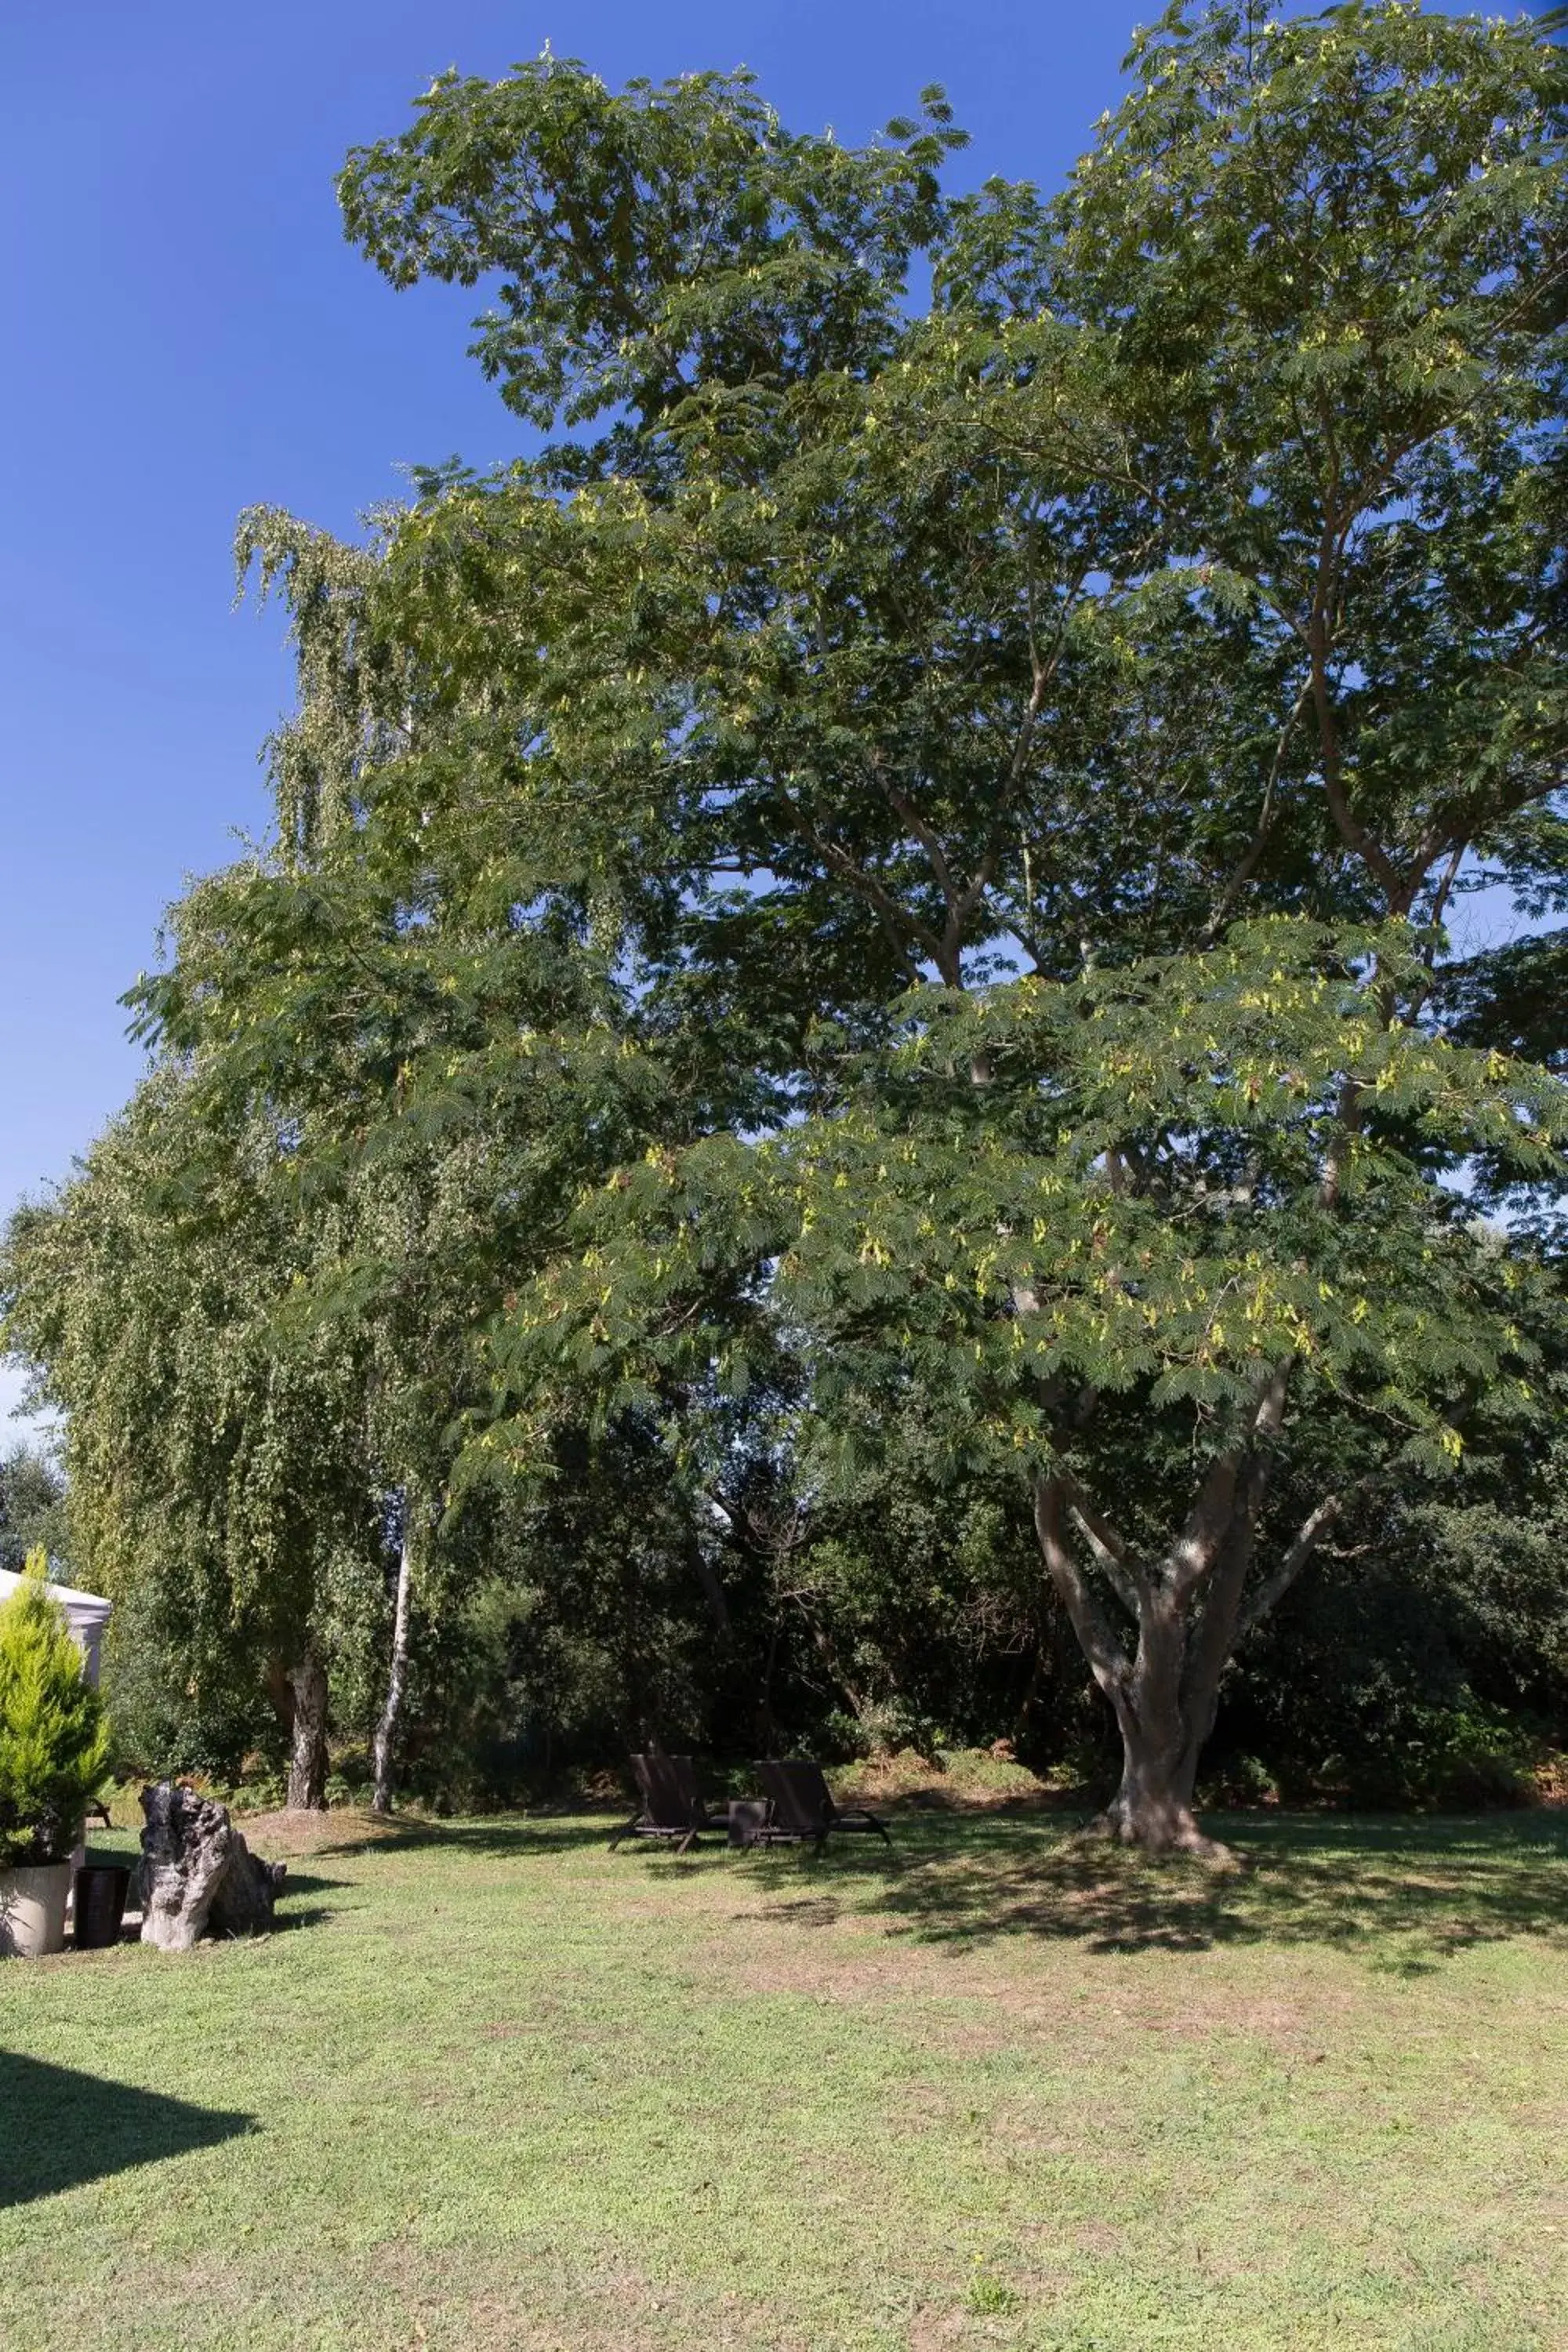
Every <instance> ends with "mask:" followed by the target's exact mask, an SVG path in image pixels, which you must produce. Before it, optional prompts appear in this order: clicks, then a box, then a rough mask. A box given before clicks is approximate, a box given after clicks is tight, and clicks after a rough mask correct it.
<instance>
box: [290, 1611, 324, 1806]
mask: <svg viewBox="0 0 1568 2352" xmlns="http://www.w3.org/2000/svg"><path fill="white" fill-rule="evenodd" d="M288 1684H289V1697H290V1699H291V1701H292V1713H291V1716H290V1720H289V1811H290V1812H310V1813H319V1812H322V1811H325V1809H326V1802H327V1669H326V1667H325V1665H324V1664H323V1663H322V1660H321V1652H320V1650H319V1649H318V1648H317V1646H316V1637H315V1635H314V1634H313V1633H310V1634H307V1636H306V1640H305V1654H304V1656H303V1657H302V1658H301V1659H300V1663H299V1664H298V1665H295V1666H290V1667H289V1674H288Z"/></svg>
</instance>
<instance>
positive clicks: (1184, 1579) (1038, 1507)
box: [1035, 1370, 1339, 1860]
mask: <svg viewBox="0 0 1568 2352" xmlns="http://www.w3.org/2000/svg"><path fill="white" fill-rule="evenodd" d="M1287 1377H1288V1375H1287V1373H1286V1371H1285V1370H1278V1371H1276V1372H1275V1373H1274V1374H1273V1375H1272V1376H1271V1377H1270V1378H1269V1379H1268V1381H1267V1382H1266V1383H1265V1385H1264V1386H1263V1387H1262V1388H1261V1389H1260V1391H1259V1392H1258V1400H1257V1406H1256V1410H1255V1412H1254V1414H1253V1416H1252V1421H1251V1426H1250V1428H1249V1429H1248V1430H1247V1433H1246V1435H1245V1437H1244V1438H1243V1439H1242V1440H1241V1442H1239V1443H1238V1444H1236V1445H1235V1446H1233V1447H1232V1448H1231V1449H1230V1450H1229V1451H1228V1452H1226V1453H1224V1454H1219V1455H1217V1456H1216V1457H1215V1459H1214V1460H1213V1461H1211V1462H1210V1464H1209V1465H1208V1468H1207V1469H1206V1471H1205V1475H1204V1479H1203V1483H1202V1485H1201V1486H1200V1487H1199V1489H1198V1492H1197V1494H1196V1496H1194V1501H1193V1505H1192V1508H1191V1510H1190V1511H1189V1512H1188V1515H1187V1519H1186V1523H1185V1525H1184V1528H1183V1529H1182V1531H1181V1534H1180V1535H1179V1536H1178V1537H1177V1538H1176V1539H1175V1541H1174V1542H1173V1544H1172V1545H1171V1546H1170V1548H1169V1549H1168V1550H1167V1551H1166V1553H1165V1554H1164V1556H1163V1559H1159V1560H1146V1559H1139V1558H1138V1557H1136V1556H1135V1555H1134V1553H1133V1552H1132V1551H1131V1548H1130V1547H1129V1546H1128V1545H1127V1544H1126V1543H1124V1542H1123V1541H1122V1539H1121V1538H1120V1537H1119V1536H1118V1534H1117V1533H1116V1530H1115V1528H1112V1527H1111V1526H1110V1522H1109V1521H1108V1520H1107V1519H1106V1518H1105V1517H1103V1516H1102V1514H1101V1513H1100V1512H1099V1511H1098V1510H1097V1509H1096V1507H1095V1506H1094V1504H1093V1502H1092V1501H1091V1500H1090V1498H1089V1496H1087V1495H1086V1494H1085V1493H1084V1491H1083V1489H1082V1487H1081V1486H1079V1484H1078V1482H1077V1481H1076V1479H1074V1478H1073V1476H1072V1475H1071V1474H1070V1473H1069V1472H1068V1471H1067V1470H1065V1469H1063V1470H1059V1471H1057V1472H1055V1473H1052V1474H1049V1475H1046V1476H1044V1477H1042V1478H1040V1479H1039V1480H1038V1481H1037V1485H1036V1488H1035V1527H1036V1530H1037V1534H1038V1537H1039V1542H1040V1550H1041V1553H1042V1556H1043V1557H1044V1559H1045V1563H1046V1566H1047V1570H1049V1572H1050V1577H1051V1581H1052V1583H1053V1584H1054V1585H1055V1587H1056V1590H1057V1591H1058V1595H1059V1596H1060V1598H1061V1601H1062V1602H1063V1604H1064V1606H1065V1607H1066V1609H1067V1612H1068V1617H1069V1619H1070V1620H1071V1622H1072V1628H1073V1632H1074V1633H1076V1634H1077V1636H1078V1640H1079V1647H1080V1648H1081V1649H1082V1651H1083V1654H1084V1655H1085V1657H1086V1658H1087V1659H1088V1661H1089V1670H1090V1672H1091V1673H1092V1674H1093V1675H1094V1678H1095V1681H1096V1682H1097V1683H1098V1684H1099V1685H1100V1689H1101V1690H1102V1691H1103V1692H1104V1693H1105V1696H1106V1697H1107V1699H1108V1700H1109V1701H1110V1706H1111V1710H1112V1712H1113V1714H1114V1715H1115V1717H1116V1722H1117V1727H1118V1729H1119V1730H1120V1731H1121V1754H1122V1766H1121V1787H1120V1788H1119V1789H1118V1790H1117V1792H1116V1795H1115V1796H1114V1797H1113V1798H1112V1800H1111V1801H1110V1804H1109V1805H1108V1806H1107V1807H1106V1809H1105V1811H1104V1812H1103V1813H1101V1814H1100V1817H1099V1819H1098V1821H1097V1822H1095V1823H1094V1824H1093V1825H1092V1826H1093V1827H1094V1828H1096V1829H1098V1830H1100V1831H1101V1832H1104V1833H1105V1834H1107V1835H1109V1836H1111V1837H1115V1838H1118V1839H1120V1840H1121V1843H1123V1844H1126V1845H1136V1846H1141V1847H1142V1848H1144V1849H1145V1850H1146V1851H1147V1852H1149V1853H1194V1854H1200V1855H1203V1856H1205V1857H1206V1858H1208V1859H1211V1860H1218V1859H1223V1858H1225V1856H1226V1848H1225V1847H1224V1846H1222V1845H1218V1844H1216V1843H1215V1841H1214V1840H1213V1839H1211V1838H1207V1837H1205V1835H1204V1832H1203V1830H1202V1829H1201V1827H1200V1826H1199V1823H1198V1821H1197V1818H1196V1816H1195V1814H1194V1811H1193V1791H1194V1787H1195V1785H1196V1781H1197V1772H1198V1760H1199V1758H1200V1757H1201V1756H1202V1753H1203V1749H1204V1744H1205V1741H1206V1740H1207V1738H1208V1736H1209V1734H1210V1732H1211V1731H1212V1730H1213V1728H1214V1720H1215V1710H1216V1707H1217V1706H1218V1701H1219V1685H1220V1677H1221V1675H1223V1674H1224V1672H1225V1669H1226V1663H1227V1662H1228V1660H1229V1658H1230V1657H1231V1654H1232V1653H1233V1652H1234V1651H1235V1649H1236V1647H1237V1643H1238V1642H1239V1641H1240V1640H1241V1639H1242V1638H1243V1637H1244V1635H1245V1634H1246V1633H1248V1632H1250V1631H1251V1629H1252V1627H1253V1626H1255V1625H1257V1624H1258V1623H1259V1622H1261V1620H1262V1618H1263V1617H1264V1616H1265V1615H1266V1614H1267V1613H1268V1611H1269V1610H1270V1609H1271V1608H1272V1607H1273V1605H1274V1603H1275V1601H1278V1600H1279V1596H1280V1594H1281V1593H1283V1592H1284V1591H1286V1590H1287V1589H1288V1588H1289V1585H1290V1584H1292V1583H1293V1582H1294V1581H1295V1579H1296V1577H1297V1576H1298V1575H1299V1574H1300V1570H1302V1568H1304V1567H1305V1565H1306V1563H1307V1561H1308V1560H1309V1559H1310V1557H1311V1555H1312V1552H1313V1551H1314V1550H1315V1549H1316V1547H1317V1545H1318V1543H1319V1541H1320V1540H1321V1537H1322V1535H1323V1533H1324V1531H1325V1529H1326V1528H1328V1526H1329V1524H1330V1522H1331V1520H1332V1518H1333V1517H1334V1515H1335V1513H1336V1512H1337V1511H1338V1509H1339V1498H1338V1497H1337V1496H1332V1495H1330V1496H1327V1497H1326V1498H1325V1499H1324V1500H1323V1501H1322V1502H1321V1503H1320V1504H1319V1505H1318V1506H1317V1507H1316V1509H1315V1510H1313V1511H1312V1512H1311V1513H1310V1516H1309V1517H1308V1518H1307V1519H1306V1521H1305V1522H1304V1524H1303V1525H1302V1527H1301V1528H1300V1531H1299V1533H1298V1534H1297V1536H1296V1538H1295V1539H1294V1540H1293V1542H1292V1543H1291V1544H1290V1546H1289V1549H1288V1550H1287V1551H1286V1552H1285V1554H1284V1555H1283V1557H1282V1558H1281V1559H1280V1560H1279V1562H1278V1564H1277V1565H1276V1566H1275V1568H1274V1569H1273V1570H1272V1571H1271V1572H1270V1573H1268V1574H1267V1575H1265V1576H1264V1577H1263V1578H1262V1579H1261V1580H1259V1581H1258V1583H1257V1584H1256V1585H1255V1586H1254V1589H1253V1590H1252V1591H1251V1592H1250V1593H1249V1592H1248V1591H1247V1581H1248V1576H1249V1572H1250V1570H1251V1568H1252V1564H1253V1557H1254V1552H1255V1549H1256V1539H1257V1533H1258V1518H1259V1516H1260V1514H1261V1512H1262V1508H1263V1503H1264V1498H1265V1496H1266V1494H1267V1491H1268V1469H1269V1447H1270V1444H1271V1442H1272V1440H1273V1439H1274V1437H1275V1436H1276V1434H1277V1433H1278V1431H1279V1425H1280V1423H1281V1421H1282V1419H1283V1416H1284V1410H1285V1393H1286V1383H1287ZM1074 1527H1076V1528H1077V1530H1078V1533H1079V1537H1080V1538H1082V1540H1083V1542H1084V1543H1085V1545H1086V1546H1087V1548H1088V1550H1089V1553H1090V1555H1091V1556H1092V1558H1093V1560H1094V1562H1095V1566H1096V1568H1097V1569H1098V1570H1099V1572H1100V1576H1101V1577H1102V1578H1103V1579H1104V1581H1105V1583H1106V1584H1108V1585H1109V1586H1110V1591H1111V1592H1112V1593H1113V1594H1114V1595H1115V1597H1116V1600H1117V1601H1118V1602H1119V1603H1120V1606H1121V1610H1122V1611H1123V1612H1125V1615H1126V1618H1127V1620H1128V1621H1129V1623H1130V1626H1131V1629H1132V1632H1133V1633H1134V1635H1135V1638H1134V1639H1133V1640H1131V1642H1130V1641H1128V1640H1126V1639H1123V1638H1122V1637H1121V1635H1120V1634H1119V1633H1118V1632H1117V1631H1116V1630H1115V1628H1114V1625H1113V1623H1112V1622H1111V1620H1110V1617H1108V1615H1107V1614H1106V1612H1105V1611H1104V1609H1103V1608H1102V1607H1101V1606H1100V1598H1099V1594H1098V1592H1097V1591H1096V1589H1095V1585H1094V1583H1093V1581H1092V1580H1091V1579H1090V1578H1089V1575H1087V1574H1086V1573H1085V1570H1084V1568H1083V1566H1082V1565H1081V1563H1080V1561H1079V1559H1078V1558H1077V1556H1076V1555H1075V1551H1074V1548H1073V1539H1072V1528H1074Z"/></svg>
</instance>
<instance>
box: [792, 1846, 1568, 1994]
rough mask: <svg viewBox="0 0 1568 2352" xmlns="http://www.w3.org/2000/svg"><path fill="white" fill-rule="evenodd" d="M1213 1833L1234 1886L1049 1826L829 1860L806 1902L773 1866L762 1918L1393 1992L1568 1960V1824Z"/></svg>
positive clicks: (1209, 1873)
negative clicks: (1325, 1971)
mask: <svg viewBox="0 0 1568 2352" xmlns="http://www.w3.org/2000/svg"><path fill="white" fill-rule="evenodd" d="M1215 1827H1216V1829H1217V1831H1218V1833H1219V1834H1220V1835H1222V1836H1229V1837H1231V1838H1233V1839H1235V1840H1236V1841H1237V1843H1238V1844H1239V1845H1240V1846H1242V1847H1243V1848H1244V1849H1245V1861H1246V1866H1245V1868H1243V1869H1242V1870H1240V1871H1237V1872H1218V1871H1215V1870H1213V1869H1210V1868H1208V1867H1207V1866H1205V1864H1199V1863H1194V1862H1190V1861H1170V1862H1152V1861H1149V1860H1147V1859H1145V1858H1144V1857H1142V1856H1141V1855H1138V1854H1131V1853H1123V1852H1122V1851H1121V1849H1120V1848H1118V1847H1115V1846H1110V1845H1108V1844H1106V1843H1103V1842H1100V1841H1084V1840H1079V1839H1078V1838H1075V1837H1073V1836H1071V1835H1069V1834H1066V1833H1064V1832H1062V1831H1061V1830H1060V1829H1058V1828H1055V1827H1052V1826H1050V1825H1047V1824H1041V1823H1035V1822H1019V1821H1010V1822H997V1821H994V1820H992V1819H985V1820H974V1819H971V1820H968V1821H963V1822H959V1821H955V1820H953V1819H952V1817H949V1819H948V1820H947V1821H946V1822H943V1823H942V1825H941V1826H940V1828H939V1827H937V1826H936V1825H934V1824H929V1825H928V1824H926V1823H922V1824H921V1831H920V1833H919V1835H918V1837H911V1836H910V1835H909V1834H908V1833H906V1836H905V1837H904V1838H903V1839H902V1840H900V1849H901V1850H900V1853H899V1855H897V1856H896V1857H894V1858H891V1859H890V1860H889V1859H885V1858H883V1857H880V1856H876V1857H873V1856H861V1855H857V1856H854V1857H853V1858H851V1857H849V1856H848V1855H845V1854H839V1853H830V1854H829V1855H828V1856H826V1857H824V1858H823V1860H822V1861H821V1862H819V1863H816V1864H814V1866H813V1869H812V1873H811V1878H810V1882H809V1884H810V1890H811V1891H809V1892H806V1891H805V1888H804V1887H802V1885H801V1881H800V1879H799V1878H798V1877H797V1878H796V1880H795V1888H796V1889H798V1890H799V1891H797V1892H794V1893H793V1898H792V1889H791V1885H790V1882H789V1880H788V1879H787V1877H786V1876H785V1875H784V1871H783V1870H781V1869H780V1868H779V1867H778V1866H777V1865H776V1864H773V1865H770V1866H769V1867H768V1868H767V1871H766V1883H767V1884H768V1886H769V1889H770V1892H771V1893H772V1894H773V1895H774V1896H775V1897H776V1896H779V1895H782V1896H784V1901H783V1902H778V1901H775V1902H773V1904H771V1905H770V1906H769V1907H770V1913H771V1916H773V1917H775V1918H783V1919H784V1920H785V1921H787V1922H789V1923H790V1924H793V1925H795V1926H797V1927H827V1926H832V1925H835V1924H837V1922H839V1921H840V1920H848V1919H851V1918H855V1917H860V1918H867V1919H870V1918H876V1919H879V1920H881V1921H882V1922H883V1923H884V1925H885V1927H887V1929H888V1931H889V1932H890V1933H892V1934H895V1935H906V1936H909V1937H911V1938H913V1939H914V1940H916V1941H918V1942H921V1943H925V1944H939V1945H948V1946H952V1947H953V1948H959V1949H963V1948H973V1947H974V1946H975V1945H977V1944H980V1943H984V1942H988V1941H991V1940H994V1939H995V1938H997V1937H1006V1936H1012V1937H1035V1938H1038V1939H1041V1940H1049V1941H1055V1942H1067V1943H1075V1944H1078V1945H1079V1946H1081V1947H1082V1948H1084V1949H1085V1950H1087V1951H1089V1952H1097V1953H1116V1952H1123V1953H1124V1952H1141V1951H1185V1952H1197V1951H1209V1950H1213V1949H1215V1948H1219V1947H1223V1946H1247V1945H1258V1944H1274V1945H1281V1946H1298V1947H1299V1946H1307V1945H1316V1946H1321V1947H1327V1948H1339V1949H1342V1950H1347V1951H1354V1952H1359V1953H1361V1954H1362V1955H1363V1957H1365V1958H1368V1959H1369V1960H1371V1961H1372V1962H1373V1964H1374V1965H1376V1966H1379V1967H1383V1968H1386V1969H1390V1970H1392V1971H1394V1972H1396V1973H1398V1974H1401V1975H1420V1974H1425V1973H1426V1972H1428V1971H1429V1970H1431V1969H1434V1968H1435V1967H1436V1966H1437V1965H1438V1963H1439V1962H1440V1961H1442V1960H1444V1959H1447V1958H1452V1957H1453V1956H1454V1955H1455V1954H1456V1953H1458V1952H1462V1951H1465V1950H1468V1949H1469V1948H1472V1947H1474V1946H1475V1945H1478V1944H1486V1943H1500V1942H1504V1941H1507V1940H1509V1939H1510V1938H1512V1937H1521V1936H1528V1937H1538V1938H1543V1939H1545V1940H1547V1941H1549V1942H1550V1943H1552V1945H1554V1946H1556V1947H1557V1948H1561V1949H1563V1950H1564V1951H1568V1869H1565V1867H1564V1864H1568V1818H1564V1817H1560V1816H1555V1815H1550V1814H1531V1815H1526V1816H1522V1817H1521V1816H1508V1815H1494V1816H1491V1817H1489V1818H1485V1817H1483V1818H1479V1819H1476V1820H1469V1821H1441V1822H1439V1821H1429V1820H1408V1819H1406V1820H1400V1821H1387V1820H1370V1819H1358V1818H1354V1817H1352V1818H1348V1819H1347V1818H1339V1819H1335V1820H1331V1821H1325V1820H1322V1819H1321V1818H1302V1817H1300V1816H1298V1817H1295V1818H1286V1819H1280V1818H1279V1817H1273V1818H1265V1817H1258V1816H1247V1817H1245V1818H1241V1819H1237V1820H1235V1821H1231V1822H1216V1823H1215Z"/></svg>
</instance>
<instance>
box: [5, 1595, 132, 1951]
mask: <svg viewBox="0 0 1568 2352" xmlns="http://www.w3.org/2000/svg"><path fill="white" fill-rule="evenodd" d="M107 1757H108V1732H107V1728H106V1727H105V1724H104V1719H103V1705H102V1701H101V1700H100V1697H99V1695H98V1693H97V1691H96V1690H94V1689H93V1687H92V1685H90V1684H89V1682H88V1681H87V1680H86V1678H85V1676H84V1675H83V1673H82V1659H81V1653H80V1651H79V1649H78V1648H77V1646H76V1643H74V1642H73V1641H72V1639H71V1636H70V1630H69V1628H68V1625H67V1623H66V1618H65V1612H64V1611H63V1610H61V1609H60V1608H59V1606H58V1603H57V1602H55V1601H52V1600H51V1599H50V1598H49V1593H48V1588H47V1582H46V1571H45V1562H44V1557H43V1554H42V1553H41V1552H37V1553H35V1554H33V1555H32V1556H31V1557H30V1558H29V1559H28V1561H27V1573H26V1576H25V1577H24V1578H23V1580H22V1581H21V1583H20V1584H19V1585H18V1586H17V1587H16V1591H15V1592H13V1594H12V1595H11V1598H10V1599H9V1600H8V1601H4V1602H0V1953H14V1954H18V1955H20V1956H22V1957H24V1958H37V1956H38V1955H40V1954H42V1953H46V1952H58V1951H59V1950H61V1949H62V1948H63V1947H64V1944H65V1931H66V1899H67V1896H68V1894H69V1892H70V1856H71V1850H72V1848H73V1847H74V1846H75V1844H76V1842H77V1838H78V1835H79V1832H80V1828H81V1823H82V1819H83V1816H84V1814H85V1812H86V1809H87V1804H88V1800H89V1798H90V1797H91V1795H92V1793H93V1790H95V1789H96V1788H97V1786H98V1783H99V1781H100V1779H101V1778H102V1776H103V1770H104V1765H105V1762H106V1760H107Z"/></svg>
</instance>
